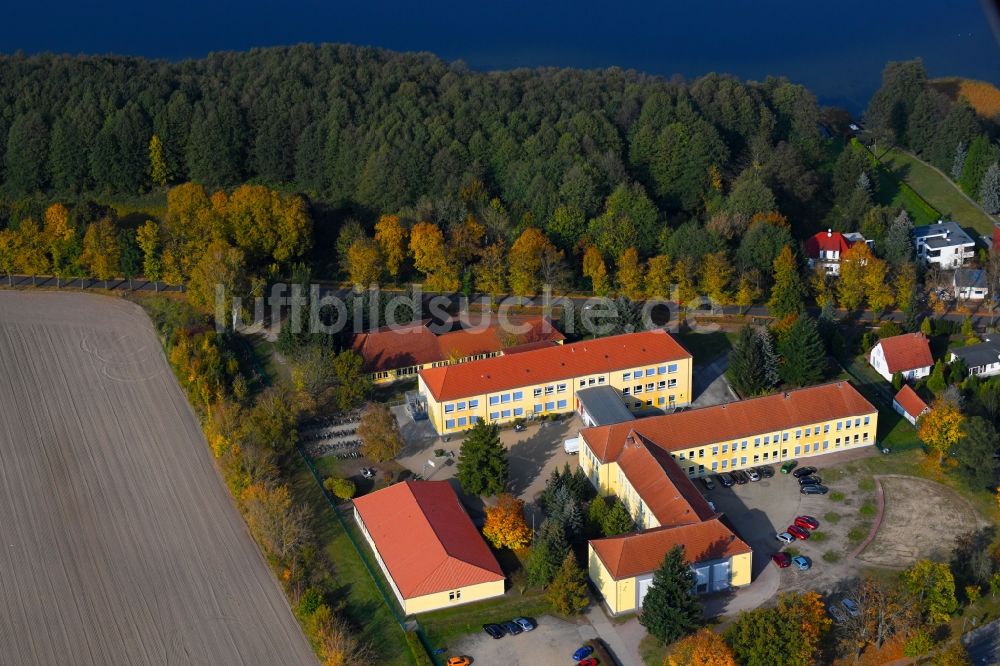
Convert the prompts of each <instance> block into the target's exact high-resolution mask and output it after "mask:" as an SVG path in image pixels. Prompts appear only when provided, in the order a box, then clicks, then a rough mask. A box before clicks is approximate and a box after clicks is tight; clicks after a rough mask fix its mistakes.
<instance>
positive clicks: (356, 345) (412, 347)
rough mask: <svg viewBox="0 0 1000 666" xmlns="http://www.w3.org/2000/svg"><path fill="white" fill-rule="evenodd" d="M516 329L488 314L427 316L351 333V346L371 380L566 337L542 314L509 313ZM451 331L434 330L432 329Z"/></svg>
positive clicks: (534, 346) (393, 377) (412, 373)
mask: <svg viewBox="0 0 1000 666" xmlns="http://www.w3.org/2000/svg"><path fill="white" fill-rule="evenodd" d="M508 322H509V323H510V325H511V327H512V328H514V329H515V330H513V331H511V332H509V333H508V332H505V331H504V327H503V326H501V324H500V322H499V321H496V320H494V319H492V318H491V319H490V320H489V321H487V322H485V323H477V324H476V325H474V326H471V327H468V328H466V327H459V328H455V327H454V326H455V324H454V322H451V321H448V322H444V323H443V324H436V323H434V322H432V321H431V320H430V319H424V320H422V321H416V322H412V323H410V324H406V325H404V326H383V327H382V328H379V329H376V330H374V331H368V332H365V333H358V334H356V335H354V336H353V337H352V338H351V349H352V350H353V351H355V352H356V353H357V354H358V355H359V356H361V358H362V359H363V360H364V366H363V369H364V370H365V372H368V373H370V374H371V376H372V380H373V381H375V382H387V381H394V380H397V379H403V378H407V377H413V376H415V375H416V374H417V372H418V371H419V370H420V369H421V368H427V367H434V366H439V365H449V364H453V363H463V362H466V361H469V360H477V359H481V358H488V357H491V356H499V355H501V354H512V353H516V352H519V351H526V350H530V349H540V348H544V347H550V346H552V345H557V344H562V342H563V340H565V336H564V335H563V334H562V333H560V332H559V331H558V330H557V329H556V328H555V327H554V326H553V325H552V322H550V321H549V320H548V319H547V318H545V317H509V318H508ZM439 328H448V329H449V330H446V331H443V332H437V330H436V329H439Z"/></svg>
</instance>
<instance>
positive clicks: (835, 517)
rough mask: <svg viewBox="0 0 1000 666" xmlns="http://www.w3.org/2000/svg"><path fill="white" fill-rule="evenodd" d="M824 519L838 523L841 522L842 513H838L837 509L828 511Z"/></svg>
mask: <svg viewBox="0 0 1000 666" xmlns="http://www.w3.org/2000/svg"><path fill="white" fill-rule="evenodd" d="M823 520H825V521H826V522H828V523H832V524H833V525H836V524H837V523H839V522H840V514H839V513H837V512H836V511H827V512H826V514H825V515H824V516H823Z"/></svg>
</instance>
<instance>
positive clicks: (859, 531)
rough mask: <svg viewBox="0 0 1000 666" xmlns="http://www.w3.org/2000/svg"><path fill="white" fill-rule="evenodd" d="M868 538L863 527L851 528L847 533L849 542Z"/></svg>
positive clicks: (866, 531)
mask: <svg viewBox="0 0 1000 666" xmlns="http://www.w3.org/2000/svg"><path fill="white" fill-rule="evenodd" d="M866 536H868V530H867V529H865V528H864V527H852V528H851V529H850V531H849V532H848V533H847V538H848V539H850V540H851V541H861V540H862V539H864V538H865V537H866Z"/></svg>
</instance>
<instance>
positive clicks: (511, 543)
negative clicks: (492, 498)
mask: <svg viewBox="0 0 1000 666" xmlns="http://www.w3.org/2000/svg"><path fill="white" fill-rule="evenodd" d="M483 536H484V537H486V538H487V540H489V542H490V543H491V544H493V547H494V548H510V549H511V550H517V549H519V548H524V547H525V546H527V545H528V544H529V543H531V528H530V527H528V524H527V523H526V522H525V520H524V502H522V501H521V500H519V499H517V498H516V497H514V496H513V495H511V494H509V493H503V494H501V495H498V496H497V501H496V504H494V505H493V506H491V507H487V509H486V522H485V523H484V524H483Z"/></svg>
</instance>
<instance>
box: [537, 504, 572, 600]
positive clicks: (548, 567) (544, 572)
mask: <svg viewBox="0 0 1000 666" xmlns="http://www.w3.org/2000/svg"><path fill="white" fill-rule="evenodd" d="M569 554H571V553H570V548H569V541H568V540H567V539H566V532H565V530H564V529H563V526H562V523H560V522H559V521H558V520H548V519H546V520H545V521H544V522H543V523H542V526H541V527H540V528H539V530H538V533H537V535H536V537H535V543H534V544H532V546H531V554H530V555H529V556H528V563H527V565H526V568H527V570H528V579H529V580H530V581H531V582H532V583H533V584H535V585H542V586H545V585H548V584H549V583H550V582H551V581H552V579H553V578H555V575H556V573H557V572H558V571H559V567H560V566H561V565H562V562H563V561H564V560H565V559H566V556H567V555H569Z"/></svg>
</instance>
